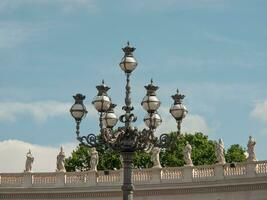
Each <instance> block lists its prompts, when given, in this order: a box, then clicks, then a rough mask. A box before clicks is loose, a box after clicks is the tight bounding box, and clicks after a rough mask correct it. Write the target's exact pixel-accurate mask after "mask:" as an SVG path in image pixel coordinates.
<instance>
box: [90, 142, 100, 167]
mask: <svg viewBox="0 0 267 200" xmlns="http://www.w3.org/2000/svg"><path fill="white" fill-rule="evenodd" d="M98 161H99V156H98V152H97V150H96V148H95V147H93V148H92V152H91V160H90V170H92V171H97V165H98Z"/></svg>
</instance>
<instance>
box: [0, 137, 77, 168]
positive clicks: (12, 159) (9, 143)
mask: <svg viewBox="0 0 267 200" xmlns="http://www.w3.org/2000/svg"><path fill="white" fill-rule="evenodd" d="M60 146H63V149H64V151H65V154H66V157H68V156H70V154H71V152H72V151H73V149H75V147H76V144H72V143H69V144H62V145H60ZM60 146H59V147H58V148H55V147H49V146H40V145H35V144H30V143H27V142H23V141H19V140H5V141H2V142H0V160H1V165H0V172H23V170H24V168H25V161H26V154H27V152H28V151H29V149H31V152H32V154H33V156H34V162H33V171H34V172H49V171H55V169H56V157H57V155H58V153H59V149H60Z"/></svg>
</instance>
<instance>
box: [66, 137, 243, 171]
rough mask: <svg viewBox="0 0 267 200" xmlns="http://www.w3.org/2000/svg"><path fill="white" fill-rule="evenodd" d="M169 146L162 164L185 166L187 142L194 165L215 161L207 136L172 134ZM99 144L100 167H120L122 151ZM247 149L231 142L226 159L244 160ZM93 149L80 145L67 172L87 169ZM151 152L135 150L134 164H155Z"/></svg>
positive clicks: (162, 154)
mask: <svg viewBox="0 0 267 200" xmlns="http://www.w3.org/2000/svg"><path fill="white" fill-rule="evenodd" d="M169 136H170V139H171V143H170V145H169V146H168V147H167V148H165V149H162V150H161V153H160V161H161V165H162V166H163V167H177V166H183V165H184V164H185V163H184V160H183V150H184V147H185V145H186V141H188V142H189V143H190V144H191V146H192V161H193V164H194V165H211V164H214V163H216V156H215V141H212V140H210V139H209V138H208V136H207V135H204V134H203V133H200V132H197V133H195V134H189V133H186V134H184V135H181V136H179V137H178V138H177V136H176V133H174V132H172V133H170V134H169ZM98 139H99V141H100V143H99V144H98V145H97V147H96V150H97V151H98V154H99V163H98V166H97V168H98V170H112V169H120V168H121V166H122V165H121V159H120V154H119V153H118V152H115V151H113V150H111V149H109V148H108V147H107V146H106V145H104V144H103V143H101V139H100V138H98ZM244 152H245V150H244V148H242V146H240V145H238V144H234V145H231V146H230V148H229V149H228V150H227V151H226V154H225V158H226V161H227V162H229V163H231V162H243V161H245V154H244ZM90 158H91V155H90V149H89V148H86V147H84V146H79V147H77V148H76V149H75V150H74V151H73V152H72V154H71V156H70V157H69V158H67V159H66V161H65V166H66V170H67V171H86V170H89V169H90ZM150 158H151V155H150V153H148V152H135V154H134V167H135V168H149V167H152V164H153V163H152V162H151V159H150Z"/></svg>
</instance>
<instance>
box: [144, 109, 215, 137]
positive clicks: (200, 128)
mask: <svg viewBox="0 0 267 200" xmlns="http://www.w3.org/2000/svg"><path fill="white" fill-rule="evenodd" d="M159 113H160V115H161V117H162V121H163V122H162V124H161V125H160V126H159V127H158V129H157V131H156V134H157V135H160V134H162V133H169V132H171V131H177V124H176V121H175V120H174V118H173V117H172V116H171V115H170V113H169V109H168V108H164V107H161V108H160V109H159ZM143 127H144V125H143V126H142V128H143ZM140 128H141V127H140ZM181 132H188V133H195V132H202V133H204V134H209V133H211V128H210V127H209V126H208V124H207V122H206V120H205V118H204V117H203V116H200V115H197V114H188V115H187V116H186V117H185V118H184V119H183V122H182V126H181Z"/></svg>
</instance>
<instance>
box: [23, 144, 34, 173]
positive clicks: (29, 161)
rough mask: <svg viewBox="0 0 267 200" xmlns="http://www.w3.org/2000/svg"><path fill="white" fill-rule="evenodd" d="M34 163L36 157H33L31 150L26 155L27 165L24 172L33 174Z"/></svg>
mask: <svg viewBox="0 0 267 200" xmlns="http://www.w3.org/2000/svg"><path fill="white" fill-rule="evenodd" d="M33 161H34V157H33V156H32V152H31V150H30V149H29V152H28V153H27V155H26V163H25V170H24V172H31V171H32V163H33Z"/></svg>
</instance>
